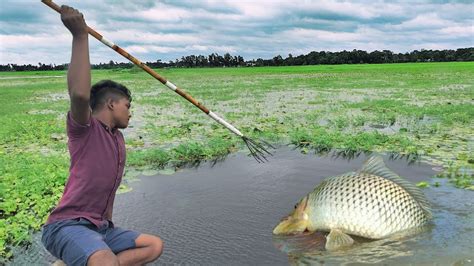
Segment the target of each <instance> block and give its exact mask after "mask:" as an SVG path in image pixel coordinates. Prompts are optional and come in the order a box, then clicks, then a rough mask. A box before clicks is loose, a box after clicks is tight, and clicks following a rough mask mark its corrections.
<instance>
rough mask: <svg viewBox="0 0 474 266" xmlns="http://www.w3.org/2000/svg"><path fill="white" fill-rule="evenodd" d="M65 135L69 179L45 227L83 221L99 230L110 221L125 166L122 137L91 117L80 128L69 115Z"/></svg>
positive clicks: (115, 130)
mask: <svg viewBox="0 0 474 266" xmlns="http://www.w3.org/2000/svg"><path fill="white" fill-rule="evenodd" d="M67 135H68V138H69V140H68V148H69V154H70V156H71V166H70V168H69V179H68V180H67V183H66V187H65V188H64V193H63V196H62V197H61V200H60V201H59V204H58V206H57V207H56V208H55V209H54V210H53V211H52V212H51V214H50V215H49V217H48V221H47V224H50V223H52V222H55V221H60V220H66V219H74V218H79V217H82V218H86V219H87V220H89V221H91V222H92V223H94V224H95V225H96V226H98V227H99V226H101V225H104V224H105V223H106V222H107V221H111V220H112V209H113V204H114V199H115V192H116V191H117V188H118V187H119V185H120V182H121V181H122V175H123V170H124V166H125V141H124V138H123V135H122V133H121V132H120V131H119V130H117V129H110V128H109V127H107V126H106V125H105V124H103V123H102V122H100V121H99V120H97V119H95V118H94V117H92V115H91V117H90V120H89V123H88V124H87V125H81V124H79V123H77V122H75V121H74V120H73V118H72V117H71V114H70V112H69V113H68V115H67Z"/></svg>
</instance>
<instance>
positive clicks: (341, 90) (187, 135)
mask: <svg viewBox="0 0 474 266" xmlns="http://www.w3.org/2000/svg"><path fill="white" fill-rule="evenodd" d="M157 72H158V73H160V74H161V75H163V76H165V77H166V78H167V79H169V80H170V81H172V82H173V83H175V84H176V85H178V86H180V87H181V88H183V89H185V90H186V91H187V92H189V93H190V94H191V95H193V96H194V97H195V98H197V99H198V100H200V101H201V102H202V103H203V104H204V105H205V106H207V107H208V108H210V109H211V110H212V111H214V112H215V113H218V114H220V115H222V116H223V117H225V119H226V120H228V121H229V122H231V123H232V124H233V125H235V126H236V127H238V128H239V129H240V130H241V131H242V132H244V133H245V134H247V135H249V136H251V137H254V138H264V139H266V140H267V141H270V142H272V143H274V144H282V145H287V144H292V145H296V146H298V147H300V148H301V151H302V152H314V151H317V152H327V151H330V150H337V151H340V152H342V153H344V154H348V155H351V154H354V153H357V152H365V151H383V152H394V153H397V154H403V155H407V156H412V157H418V158H421V159H422V160H424V161H428V162H431V163H433V164H436V165H438V166H439V167H442V168H443V169H444V171H443V172H442V174H440V175H439V177H445V178H450V180H452V182H453V185H455V186H457V187H460V188H466V189H473V180H474V177H473V169H474V122H473V121H474V62H466V63H416V64H385V65H337V66H335V65H329V66H301V67H265V68H227V69H223V68H220V69H208V68H207V69H158V70H157ZM101 79H113V80H115V81H118V82H121V83H123V84H125V85H126V86H128V87H129V88H130V89H131V90H132V93H133V102H132V114H133V117H132V121H131V125H130V127H129V128H128V129H126V130H124V135H125V136H126V139H127V150H128V161H127V166H128V167H127V170H126V171H127V172H126V178H133V177H135V176H136V175H137V174H138V173H140V171H145V170H149V169H160V168H165V167H175V166H182V165H183V164H186V163H195V162H199V161H202V160H210V159H214V158H219V157H223V156H225V155H226V154H228V153H230V152H235V151H239V150H242V151H243V150H244V146H243V144H242V143H241V141H240V140H239V139H238V138H236V137H234V136H233V135H231V133H230V132H228V130H227V129H225V128H223V127H222V126H220V125H218V124H216V123H215V122H214V121H212V120H211V119H209V118H208V117H206V116H205V115H204V114H203V113H201V111H200V110H198V109H197V108H195V107H194V106H192V105H191V104H189V103H188V102H186V101H185V100H184V99H182V98H180V97H179V96H178V95H176V94H175V93H173V92H172V91H169V90H168V89H166V88H165V87H164V86H163V85H161V84H160V83H159V82H157V81H156V80H154V79H153V78H151V77H150V76H148V75H147V74H146V73H144V72H142V71H141V70H139V69H131V70H101V71H93V82H96V81H99V80H101ZM0 106H1V109H0V110H1V112H0V119H1V121H2V126H1V127H0V177H1V183H0V190H1V191H2V193H1V196H0V197H1V201H2V202H1V210H0V255H1V256H2V257H4V258H5V257H9V256H10V254H9V253H8V249H7V248H6V247H7V245H19V244H21V243H24V242H25V241H27V240H28V238H29V232H31V231H32V230H38V229H40V226H41V225H42V224H43V223H44V221H45V219H46V217H47V215H48V213H49V211H50V210H51V208H52V207H54V205H55V204H56V203H57V201H58V200H59V197H60V196H61V193H62V189H63V187H64V182H65V180H66V178H67V175H68V166H69V165H68V162H69V155H68V151H67V147H66V142H67V137H66V135H65V115H66V112H67V110H68V107H69V101H68V96H67V89H66V72H64V71H48V72H18V73H5V72H3V73H0ZM426 184H430V185H436V184H437V182H436V179H435V178H434V179H433V180H428V182H427V183H426ZM122 189H123V190H126V187H122Z"/></svg>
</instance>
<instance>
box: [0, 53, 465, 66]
mask: <svg viewBox="0 0 474 266" xmlns="http://www.w3.org/2000/svg"><path fill="white" fill-rule="evenodd" d="M452 61H474V47H470V48H460V49H457V50H421V51H418V50H415V51H413V52H410V53H398V54H397V53H393V52H392V51H389V50H383V51H373V52H370V53H369V52H366V51H362V50H352V51H345V50H344V51H342V52H325V51H321V52H315V51H313V52H310V53H308V54H306V55H299V56H293V55H292V54H289V55H288V57H286V58H283V57H282V56H281V55H277V56H275V57H273V58H272V59H262V58H258V59H252V60H248V61H245V60H244V58H243V57H242V56H240V55H238V56H232V55H230V54H229V53H226V54H224V55H219V54H217V53H212V54H210V55H208V56H204V55H189V56H183V57H181V59H176V60H175V61H169V62H168V63H165V62H161V60H157V61H156V62H146V64H147V65H148V66H150V67H152V68H163V67H185V68H189V67H244V66H247V67H249V66H256V67H259V66H301V65H335V64H384V63H409V62H452ZM67 67H68V65H67V64H61V65H55V64H49V65H47V64H42V63H38V65H31V64H28V65H17V64H7V65H0V71H30V70H65V69H67ZM132 67H133V64H132V63H117V62H114V61H110V62H109V63H100V64H93V65H92V68H93V69H115V68H132Z"/></svg>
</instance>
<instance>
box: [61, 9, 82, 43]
mask: <svg viewBox="0 0 474 266" xmlns="http://www.w3.org/2000/svg"><path fill="white" fill-rule="evenodd" d="M61 20H62V21H63V23H64V26H66V28H68V30H69V31H70V32H71V33H72V36H74V37H81V36H87V34H88V32H87V25H86V22H85V20H84V16H83V15H82V13H81V12H79V11H77V10H76V9H74V8H72V7H70V6H65V5H63V6H61Z"/></svg>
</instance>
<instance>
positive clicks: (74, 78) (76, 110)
mask: <svg viewBox="0 0 474 266" xmlns="http://www.w3.org/2000/svg"><path fill="white" fill-rule="evenodd" d="M61 20H62V21H63V23H64V26H66V28H68V30H69V31H70V32H71V34H72V54H71V63H70V64H69V70H68V72H67V85H68V91H69V97H70V99H71V115H72V118H73V119H74V120H75V121H76V122H78V123H79V124H82V125H85V124H86V123H87V122H88V121H89V116H90V113H91V111H90V107H89V99H90V92H91V66H90V60H89V39H88V38H89V37H88V32H87V25H86V22H85V21H84V17H83V15H82V14H81V13H80V12H79V11H77V10H76V9H74V8H72V7H69V6H61Z"/></svg>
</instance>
